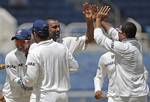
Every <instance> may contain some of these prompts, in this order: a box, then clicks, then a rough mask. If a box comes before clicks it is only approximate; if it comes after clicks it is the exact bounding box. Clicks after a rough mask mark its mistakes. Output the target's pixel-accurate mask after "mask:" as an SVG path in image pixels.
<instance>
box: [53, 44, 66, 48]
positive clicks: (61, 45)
mask: <svg viewBox="0 0 150 102" xmlns="http://www.w3.org/2000/svg"><path fill="white" fill-rule="evenodd" d="M53 44H54V46H55V48H58V49H66V46H65V45H64V44H62V43H58V42H54V43H53Z"/></svg>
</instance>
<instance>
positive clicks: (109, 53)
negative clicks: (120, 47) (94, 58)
mask: <svg viewBox="0 0 150 102" xmlns="http://www.w3.org/2000/svg"><path fill="white" fill-rule="evenodd" d="M112 55H114V54H113V53H112V52H106V53H104V54H103V55H102V56H101V58H103V59H107V58H109V57H110V56H112Z"/></svg>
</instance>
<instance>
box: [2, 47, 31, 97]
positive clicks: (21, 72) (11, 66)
mask: <svg viewBox="0 0 150 102" xmlns="http://www.w3.org/2000/svg"><path fill="white" fill-rule="evenodd" d="M25 63H26V57H25V54H24V53H23V52H21V51H19V50H17V49H15V50H12V51H11V52H9V53H8V54H7V56H6V58H5V65H6V73H7V75H6V81H5V84H4V87H3V95H4V96H6V97H7V98H23V97H26V96H30V94H31V91H25V90H24V89H22V88H21V87H20V86H19V85H17V83H16V82H15V80H16V79H17V78H18V77H20V78H23V77H24V76H25V73H26V66H25ZM26 98H27V97H26Z"/></svg>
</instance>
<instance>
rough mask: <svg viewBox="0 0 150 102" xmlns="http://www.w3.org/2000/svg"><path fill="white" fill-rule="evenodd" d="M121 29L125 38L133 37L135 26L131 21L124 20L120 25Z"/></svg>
mask: <svg viewBox="0 0 150 102" xmlns="http://www.w3.org/2000/svg"><path fill="white" fill-rule="evenodd" d="M121 31H122V32H124V33H125V34H126V37H127V38H135V36H136V31H137V28H136V26H135V24H133V23H132V22H126V23H124V24H123V25H122V27H121Z"/></svg>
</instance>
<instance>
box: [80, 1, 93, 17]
mask: <svg viewBox="0 0 150 102" xmlns="http://www.w3.org/2000/svg"><path fill="white" fill-rule="evenodd" d="M82 12H83V14H84V16H85V18H86V19H87V20H92V19H93V18H92V17H93V14H92V6H91V5H90V4H88V3H87V2H86V3H84V4H83V10H82Z"/></svg>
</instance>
